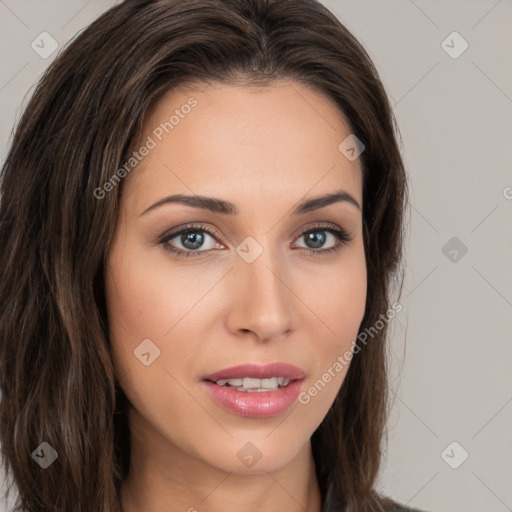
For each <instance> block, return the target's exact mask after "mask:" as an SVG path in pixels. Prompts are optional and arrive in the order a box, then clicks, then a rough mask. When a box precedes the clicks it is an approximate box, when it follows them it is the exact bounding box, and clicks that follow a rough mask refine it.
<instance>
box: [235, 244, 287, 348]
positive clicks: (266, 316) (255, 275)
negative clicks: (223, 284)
mask: <svg viewBox="0 0 512 512" xmlns="http://www.w3.org/2000/svg"><path fill="white" fill-rule="evenodd" d="M235 267H236V268H235V272H234V273H233V274H234V275H233V279H235V280H236V285H235V290H236V291H235V294H234V296H233V298H232V318H231V320H233V322H235V325H233V324H232V325H231V328H235V329H236V330H240V329H242V330H250V331H253V332H254V333H255V334H256V335H257V336H258V337H259V338H261V339H269V338H272V337H276V336H279V335H281V334H283V333H284V332H285V331H286V330H287V329H289V327H290V322H291V311H290V306H291V305H290V291H289V290H288V288H287V286H286V285H285V283H286V276H285V275H284V274H285V272H284V270H283V269H284V268H285V266H284V265H281V264H280V259H279V255H278V254H276V252H275V251H274V250H273V249H268V248H265V249H264V250H263V252H261V254H260V255H259V256H258V257H257V258H256V259H255V260H254V261H252V262H250V263H249V262H248V260H246V259H244V257H242V256H240V257H239V258H237V260H236V263H235Z"/></svg>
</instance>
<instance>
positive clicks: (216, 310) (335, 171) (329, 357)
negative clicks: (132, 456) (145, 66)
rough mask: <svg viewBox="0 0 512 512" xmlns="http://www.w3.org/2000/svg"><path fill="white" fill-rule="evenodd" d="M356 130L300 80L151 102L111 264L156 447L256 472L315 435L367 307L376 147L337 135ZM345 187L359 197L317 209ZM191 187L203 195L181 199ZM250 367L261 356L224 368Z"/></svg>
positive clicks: (137, 393) (114, 322)
mask: <svg viewBox="0 0 512 512" xmlns="http://www.w3.org/2000/svg"><path fill="white" fill-rule="evenodd" d="M350 134H351V130H350V127H349V125H348V124H347V123H346V122H345V120H344V117H343V116H342V115H341V113H340V112H339V110H338V109H337V108H336V106H335V105H334V104H333V103H331V101H330V100H329V99H327V98H326V97H324V96H323V95H320V94H319V93H317V92H314V91H313V90H311V89H309V88H307V87H305V86H303V85H300V84H298V83H296V82H292V83H289V82H284V81H283V82H276V83H274V84H273V85H272V86H270V87H264V88H261V89H255V88H249V87H243V86H232V85H214V86H208V87H207V86H204V87H203V88H202V89H198V88H196V89H188V90H187V89H175V90H173V91H171V92H170V93H168V94H167V95H165V96H164V97H163V98H162V99H161V100H160V101H159V102H157V103H156V104H155V106H154V107H153V108H152V110H151V111H150V112H149V115H148V117H147V118H146V121H145V124H144V129H143V134H142V136H141V137H140V139H139V141H138V142H137V144H135V146H134V150H135V151H137V155H136V156H134V157H133V158H135V159H136V160H133V161H131V164H130V163H128V165H127V166H126V168H127V169H130V171H129V173H127V176H126V177H125V178H124V182H123V183H122V186H123V194H122V199H121V205H120V211H119V217H118V223H117V226H116V231H115V234H114V238H113V241H112V245H111V247H110V250H109V252H108V255H107V272H106V285H107V304H108V313H109V323H110V334H111V342H112V349H113V357H114V363H115V366H116V369H117V371H118V374H119V378H120V382H121V386H122V388H123V390H124V392H125V394H126V395H127V397H128V399H129V400H130V402H131V405H132V406H133V409H132V410H131V412H130V414H131V428H132V435H133V434H135V438H134V439H138V440H139V442H141V443H145V444H144V450H145V452H146V453H147V454H152V456H153V457H155V458H162V459H165V457H166V455H169V454H171V453H172V454H173V456H176V454H177V453H179V454H180V455H181V456H182V462H183V460H186V458H187V457H188V458H190V459H191V460H192V459H193V460H194V461H195V463H196V464H197V462H198V461H199V462H202V463H206V464H208V465H209V466H214V467H216V468H219V469H222V470H224V471H229V472H235V473H250V472H254V473H257V472H262V471H271V470H275V469H277V468H280V467H283V466H284V465H286V464H287V463H290V462H291V461H292V460H293V458H294V457H295V456H297V455H298V453H299V452H300V450H302V449H304V448H305V447H306V446H307V444H308V443H309V439H310V436H311V435H312V434H313V432H314V431H315V429H316V428H317V427H318V425H319V424H320V423H321V421H322V420H323V418H324V416H325V415H326V414H327V411H328V410H329V408H330V406H331V404H332V403H333V400H334V398H335V396H336V394H337V393H338V391H339V389H340V387H341V385H342V382H343V379H344V378H345V375H346V372H347V370H348V365H347V364H345V363H343V364H341V363H340V360H341V359H340V358H343V361H347V359H346V358H344V356H343V354H344V353H345V352H346V351H350V350H351V349H352V345H353V342H354V340H355V339H356V337H357V334H358V329H359V326H360V324H361V321H362V318H363V315H364V309H365V301H366V284H367V283H366V263H365V253H364V246H363V232H362V211H361V208H362V174H361V167H360V159H359V158H356V159H353V158H352V159H349V158H347V157H346V156H345V155H344V154H343V153H342V152H341V151H340V149H339V148H338V146H339V145H340V143H341V142H342V141H343V140H344V139H345V138H346V137H347V136H349V135H350ZM144 147H145V148H146V149H143V148H144ZM135 163H136V165H135V166H134V167H133V168H131V165H132V164H135ZM341 191H344V192H345V193H346V194H348V195H349V196H350V197H351V198H352V199H353V200H354V202H351V201H350V200H347V199H343V197H342V198H341V199H338V200H336V201H324V202H322V201H319V202H318V203H313V204H309V206H308V202H310V201H311V200H313V199H317V198H321V197H324V196H329V195H331V194H335V193H339V192H341ZM110 193H115V191H112V192H110ZM178 194H179V195H182V196H186V197H187V198H188V199H187V200H186V201H187V204H185V203H183V202H178V201H167V202H165V198H169V197H172V196H176V195H178ZM199 196H201V197H205V198H208V199H207V200H206V199H203V200H201V201H200V200H199ZM345 197H348V196H345ZM224 203H229V205H226V204H224ZM194 205H195V206H194ZM301 205H306V206H305V207H301ZM187 227H188V228H189V232H188V234H178V232H179V231H180V230H182V229H184V228H187ZM338 231H341V232H343V231H344V232H346V234H347V235H348V236H349V237H350V241H343V239H342V240H340V239H339V238H338V237H337V235H336V233H337V232H338ZM355 357H357V356H355ZM240 365H255V366H256V367H246V368H242V369H234V370H233V371H232V372H231V373H227V374H226V372H223V370H225V369H230V368H232V367H236V366H240ZM266 365H275V366H271V367H267V368H266V367H265V366H266ZM287 365H293V367H290V366H287ZM340 367H342V368H340ZM219 372H220V373H219ZM214 374H216V375H214ZM228 378H230V379H234V380H230V381H229V382H226V379H228ZM259 379H263V380H261V381H260V380H259ZM283 379H289V380H290V382H289V384H288V385H285V384H286V382H287V381H286V380H283ZM217 381H218V383H215V382H217ZM315 386H316V387H315ZM276 387H277V388H278V389H274V388H276ZM263 388H266V389H268V391H265V390H264V391H247V389H253V390H254V389H263ZM299 398H300V399H299ZM134 442H135V441H134Z"/></svg>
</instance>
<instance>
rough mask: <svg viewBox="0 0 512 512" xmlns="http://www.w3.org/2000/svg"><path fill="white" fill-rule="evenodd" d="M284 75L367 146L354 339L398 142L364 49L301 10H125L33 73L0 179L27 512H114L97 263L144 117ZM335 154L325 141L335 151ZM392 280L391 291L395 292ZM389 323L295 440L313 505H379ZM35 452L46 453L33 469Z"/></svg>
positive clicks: (5, 348)
mask: <svg viewBox="0 0 512 512" xmlns="http://www.w3.org/2000/svg"><path fill="white" fill-rule="evenodd" d="M278 79H281V80H282V79H284V80H290V81H297V82H300V83H303V84H306V85H308V86H310V87H311V88H313V89H314V90H316V91H318V92H320V93H321V94H323V95H325V96H327V97H329V98H330V99H332V100H334V102H335V103H336V104H337V105H338V106H339V109H340V112H342V113H344V114H345V116H346V118H347V119H348V121H349V123H350V127H351V130H352V132H353V133H354V134H355V135H356V136H357V137H358V138H359V139H360V140H361V141H363V143H364V145H365V151H364V152H363V153H362V154H361V156H360V159H361V165H362V169H363V205H364V207H363V231H364V247H365V252H366V260H367V275H368V290H367V303H366V310H365V315H364V318H363V321H362V323H361V326H360V332H362V331H364V330H366V329H369V328H371V327H372V326H374V325H375V323H376V322H377V321H378V320H379V318H381V316H382V314H384V313H386V311H387V310H388V309H389V306H390V301H391V299H390V293H391V289H392V284H393V280H394V279H398V278H400V277H401V283H403V271H401V261H402V259H403V255H402V251H403V248H402V245H403V239H404V212H405V206H406V204H407V182H406V174H405V169H404V165H403V162H402V159H401V155H400V149H399V145H398V142H397V141H398V139H399V132H398V128H397V126H396V121H395V118H394V115H393V112H392V109H391V106H390V104H389V100H388V98H387V96H386V93H385V90H384V88H383V86H382V83H381V81H380V79H379V75H378V73H377V71H376V69H375V67H374V65H373V64H372V61H371V59H370V57H369V56H368V54H367V53H366V51H365V50H364V48H363V47H362V45H361V44H360V43H359V42H358V41H357V40H356V39H355V38H354V36H353V35H352V34H351V33H350V32H349V31H348V30H347V29H346V28H345V27H344V26H343V25H342V24H341V23H340V21H339V20H338V19H337V18H336V17H335V16H334V15H333V14H332V13H331V12H330V11H329V10H328V9H327V8H326V7H324V6H323V5H322V4H320V3H319V2H318V1H316V0H153V1H151V0H127V1H125V2H123V3H121V4H119V5H117V6H115V7H113V8H111V9H110V10H108V11H107V12H105V13H104V14H103V15H101V16H100V17H99V18H98V19H97V20H96V21H94V22H93V23H92V24H91V25H90V26H88V27H87V28H86V29H85V30H83V31H82V32H81V33H79V34H78V35H77V36H76V37H75V38H74V39H73V40H72V41H71V42H70V43H69V44H68V45H67V46H66V47H65V48H64V49H63V51H62V52H61V53H60V54H59V55H58V56H57V58H56V59H55V60H54V61H53V63H52V64H51V65H50V66H49V68H48V70H47V71H46V72H45V74H44V75H43V77H42V78H41V80H40V82H39V83H38V85H37V88H36V89H35V92H34V94H33V95H32V97H31V99H30V101H29V102H28V105H27V107H26V109H25V111H24V113H23V115H22V117H21V119H20V121H19V123H18V125H17V127H16V130H15V132H14V136H13V140H12V144H11V146H10V149H9V152H8V155H7V158H6V160H5V163H4V166H3V169H2V172H1V175H0V389H1V391H2V399H1V402H0V442H1V443H2V446H1V455H2V458H3V466H4V471H5V474H6V475H8V476H9V477H10V479H11V480H12V483H11V485H10V486H9V488H8V490H7V492H6V497H8V496H9V495H10V492H11V490H12V484H15V485H16V487H17V494H18V501H17V502H16V505H17V506H18V507H19V508H23V509H24V510H25V511H26V512H69V511H70V510H73V511H74V512H98V511H100V512H107V511H109V512H118V511H119V510H120V508H121V505H120V499H119V491H120V485H121V483H122V481H123V479H124V478H125V476H126V475H127V471H128V467H129V458H130V449H129V447H130V437H129V431H128V423H127V416H126V411H127V405H128V403H127V398H126V396H125V395H124V393H123V391H122V389H121V388H120V384H119V378H118V377H119V376H118V375H116V372H115V369H114V366H113V363H112V359H111V349H110V341H109V328H108V327H109V326H108V321H107V311H106V303H105V290H104V277H105V276H104V271H105V255H106V253H107V249H108V247H109V243H110V240H111V237H112V234H113V230H114V226H115V222H116V218H117V214H118V208H119V201H120V194H121V192H122V183H121V185H120V186H119V187H116V190H115V191H112V192H111V193H110V194H107V195H106V197H104V198H103V199H101V200H98V199H97V198H96V197H95V194H94V190H95V189H97V188H98V187H101V186H102V184H104V183H105V182H106V181H107V180H108V179H109V178H110V177H111V175H112V174H113V172H115V170H116V169H118V168H119V166H120V165H122V162H125V161H126V158H127V154H128V151H129V148H130V147H131V145H132V144H133V142H134V141H135V140H136V137H137V135H138V134H139V133H140V130H141V126H142V123H143V121H144V117H145V114H146V112H147V111H148V109H149V107H150V106H151V105H152V104H154V102H155V101H157V100H158V99H159V98H160V97H161V96H162V95H163V94H164V93H165V92H167V91H169V90H170V89H172V88H174V87H177V86H182V85H186V84H188V83H190V84H192V83H209V82H221V83H234V82H242V83H243V84H244V85H247V86H250V85H258V86H262V85H266V84H270V83H271V82H272V81H274V80H278ZM340 142H341V141H340ZM401 287H402V284H400V292H401ZM387 337H388V336H387V325H385V326H384V327H383V328H382V329H380V330H379V331H378V333H377V334H376V335H375V336H373V337H372V340H371V342H369V343H368V344H367V345H366V346H365V347H364V348H363V349H362V350H361V351H360V353H359V354H358V355H357V356H355V357H354V359H353V360H352V363H351V366H350V368H349V371H348V373H347V375H346V378H345V381H344V383H343V385H342V387H341V390H340V392H339V394H338V396H337V397H336V399H335V401H334V403H333V405H332V407H331V409H330V410H329V412H328V414H327V415H326V417H325V418H324V420H323V422H322V423H321V424H320V426H319V427H318V429H317V430H316V431H315V432H314V434H313V436H312V438H311V444H312V449H313V456H314V460H315V468H316V474H317V478H318V482H319V485H320V490H321V493H322V499H323V500H325V496H326V494H327V490H328V489H329V488H330V487H332V488H333V489H335V491H336V493H337V494H338V495H339V496H340V497H341V500H342V502H343V505H348V506H349V507H350V509H351V511H352V512H370V511H372V512H373V511H385V510H393V508H392V507H393V506H394V505H393V503H394V502H392V501H391V500H390V499H388V498H385V497H383V496H381V495H380V494H379V493H378V492H377V491H376V490H375V485H376V479H377V477H378V472H379V466H380V462H381V457H382V441H383V439H384V437H385V434H386V421H387V417H388V415H389V408H388V406H389V401H388V398H389V397H388V394H387V380H386V379H387V351H386V340H387ZM42 442H46V443H48V444H49V445H50V446H52V447H53V448H54V449H55V450H56V451H57V453H58V459H57V460H56V461H55V463H53V464H52V465H51V467H50V468H48V469H46V470H43V469H42V468H41V467H40V466H39V465H38V464H36V463H35V462H34V460H32V459H33V457H32V454H33V453H34V450H35V449H36V448H37V447H39V446H40V445H41V443H42Z"/></svg>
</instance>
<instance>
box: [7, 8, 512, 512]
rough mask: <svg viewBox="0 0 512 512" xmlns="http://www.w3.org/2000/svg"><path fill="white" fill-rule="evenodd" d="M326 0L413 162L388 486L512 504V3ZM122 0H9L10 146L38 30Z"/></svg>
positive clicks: (428, 503)
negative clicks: (355, 42)
mask: <svg viewBox="0 0 512 512" xmlns="http://www.w3.org/2000/svg"><path fill="white" fill-rule="evenodd" d="M324 3H325V5H327V6H328V7H329V8H330V9H331V10H333V11H334V12H335V14H336V15H337V16H338V17H339V18H340V20H341V21H342V22H343V23H344V24H345V25H346V26H347V28H348V29H349V30H351V31H352V32H353V33H354V34H355V35H356V37H357V38H358V39H359V40H360V41H361V42H362V43H363V45H364V46H365V48H366V49H367V51H368V52H369V54H370V56H371V57H372V59H373V60H374V62H375V64H376V66H377V68H378V70H379V72H380V74H381V78H382V81H383V83H384V85H385V87H386V88H387V91H388V94H389V96H390V98H391V99H392V102H393V104H394V109H395V115H396V117H397V120H398V123H399V126H400V131H401V134H402V138H403V154H404V158H405V161H406V165H407V169H408V173H409V176H410V187H411V198H410V202H411V209H410V211H411V217H410V225H409V228H408V231H409V236H408V240H407V278H406V281H405V285H404V291H403V294H402V298H401V303H402V304H403V305H404V309H403V310H402V312H400V313H399V314H398V315H397V317H396V318H395V320H394V321H393V322H392V329H391V333H392V334H393V338H392V351H391V353H392V361H391V363H392V378H391V386H390V387H391V389H392V396H394V397H395V400H394V408H393V412H392V416H391V421H390V424H389V428H390V436H389V445H388V450H387V451H388V455H387V458H386V461H385V464H384V465H383V469H382V474H381V478H380V483H379V486H380V489H382V490H384V491H385V492H386V493H387V494H389V495H390V496H392V497H394V498H396V499H398V500H400V501H403V502H404V503H408V504H409V505H410V506H415V507H419V508H423V509H425V510H430V511H432V512H453V511H465V512H482V511H486V512H505V511H507V510H512V487H511V486H510V482H511V481H512V480H511V478H512V458H511V457H510V455H511V454H512V437H511V435H510V431H511V430H512V429H511V426H512V404H511V402H512V377H511V371H510V362H511V360H512V359H511V354H512V343H511V333H512V329H511V327H512V320H511V319H512V315H511V313H512V286H511V285H512V271H511V265H510V264H511V262H512V229H511V228H512V226H511V224H512V222H511V219H512V188H510V187H512V172H511V163H512V145H511V144H510V142H511V141H512V115H511V114H512V60H511V57H512V56H511V53H512V52H511V49H512V30H511V29H512V2H511V1H510V0H500V1H496V0H478V1H477V0H472V1H468V0H465V1H462V0H460V1H450V2H447V1H441V0H430V1H427V0H414V1H413V0H387V1H386V2H382V1H380V0H372V1H369V0H366V1H361V0H360V1H356V0H332V1H325V2H324ZM113 4H114V2H113V1H103V2H100V1H99V0H89V1H87V0H66V1H64V0H51V1H49V0H47V1H44V2H41V1H36V0H22V1H15V0H3V1H2V0H0V24H1V31H0V39H1V50H0V51H1V62H2V66H1V75H0V105H1V111H2V119H1V122H0V157H1V159H2V160H3V159H4V158H5V154H6V151H7V147H8V144H9V141H10V137H11V130H12V126H13V125H14V124H15V122H16V121H17V119H18V118H19V115H20V112H21V110H22V107H23V106H24V105H25V104H26V101H27V98H28V97H29V95H30V93H31V92H32V90H33V86H34V84H35V83H36V82H37V80H38V79H39V77H40V76H41V73H42V72H44V70H45V68H46V67H47V65H48V64H49V62H50V61H51V60H52V59H53V58H54V57H55V55H56V54H57V52H55V53H54V54H53V55H51V56H50V57H49V58H48V59H43V58H41V57H40V56H39V55H38V54H37V53H36V52H35V51H34V50H33V49H32V48H31V42H32V41H33V40H35V39H36V37H37V36H38V35H39V34H40V33H41V32H43V31H47V32H49V33H50V34H51V35H52V37H53V38H54V39H55V40H56V41H57V42H58V44H59V49H60V48H61V47H62V45H63V44H64V43H66V42H67V41H68V40H69V39H71V38H72V37H73V36H74V35H75V34H76V32H77V31H79V30H81V29H82V28H83V27H85V26H86V25H87V24H88V23H90V22H91V21H92V20H93V19H94V18H96V17H97V16H98V15H99V14H100V13H101V12H102V11H104V10H105V9H107V8H108V7H110V6H111V5H113ZM454 31H457V32H458V33H459V34H460V35H461V36H462V38H464V40H465V41H467V43H468V45H469V47H468V48H467V50H466V51H465V52H464V53H462V54H461V55H460V56H458V57H457V58H452V57H451V56H450V55H449V54H448V53H447V52H446V51H445V49H447V50H448V51H451V52H452V53H453V52H457V51H459V50H460V49H461V48H462V46H461V45H462V41H461V40H460V39H457V38H455V39H454V38H453V36H452V37H451V38H448V40H447V42H446V43H444V44H443V45H442V42H443V41H444V40H445V39H446V38H447V36H448V35H449V34H451V33H452V32H454ZM447 45H448V46H450V47H452V48H451V49H450V48H448V47H447ZM507 141H508V142H507ZM446 244H448V245H446ZM464 247H466V248H467V252H466V253H465V254H463V251H464ZM454 250H455V251H456V254H455V252H453V251H454ZM450 253H451V254H450ZM506 432H508V434H506ZM454 441H455V442H457V443H458V445H456V446H455V448H453V447H450V448H449V449H448V450H446V451H445V449H446V448H447V447H449V445H450V444H451V443H452V442H454ZM452 448H453V450H452ZM462 450H465V451H467V452H468V454H469V456H468V458H467V460H465V461H464V462H463V463H462V464H461V465H460V466H459V467H458V468H457V469H453V468H452V467H450V465H449V464H448V463H447V461H448V462H450V463H451V464H452V465H456V464H458V463H460V461H461V454H463V452H462ZM443 454H444V455H443ZM2 480H3V477H2V476H1V475H0V483H1V481H2ZM507 484H508V485H507ZM2 508H6V505H5V504H0V510H2Z"/></svg>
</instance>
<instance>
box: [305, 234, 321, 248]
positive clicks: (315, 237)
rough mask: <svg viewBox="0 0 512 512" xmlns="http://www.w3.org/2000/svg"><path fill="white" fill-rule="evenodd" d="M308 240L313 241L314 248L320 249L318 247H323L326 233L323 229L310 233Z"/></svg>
mask: <svg viewBox="0 0 512 512" xmlns="http://www.w3.org/2000/svg"><path fill="white" fill-rule="evenodd" d="M306 240H307V241H311V242H312V243H313V246H314V248H315V249H318V247H321V246H322V245H323V244H324V243H325V234H324V233H323V232H321V231H318V232H315V233H308V235H307V237H306Z"/></svg>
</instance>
